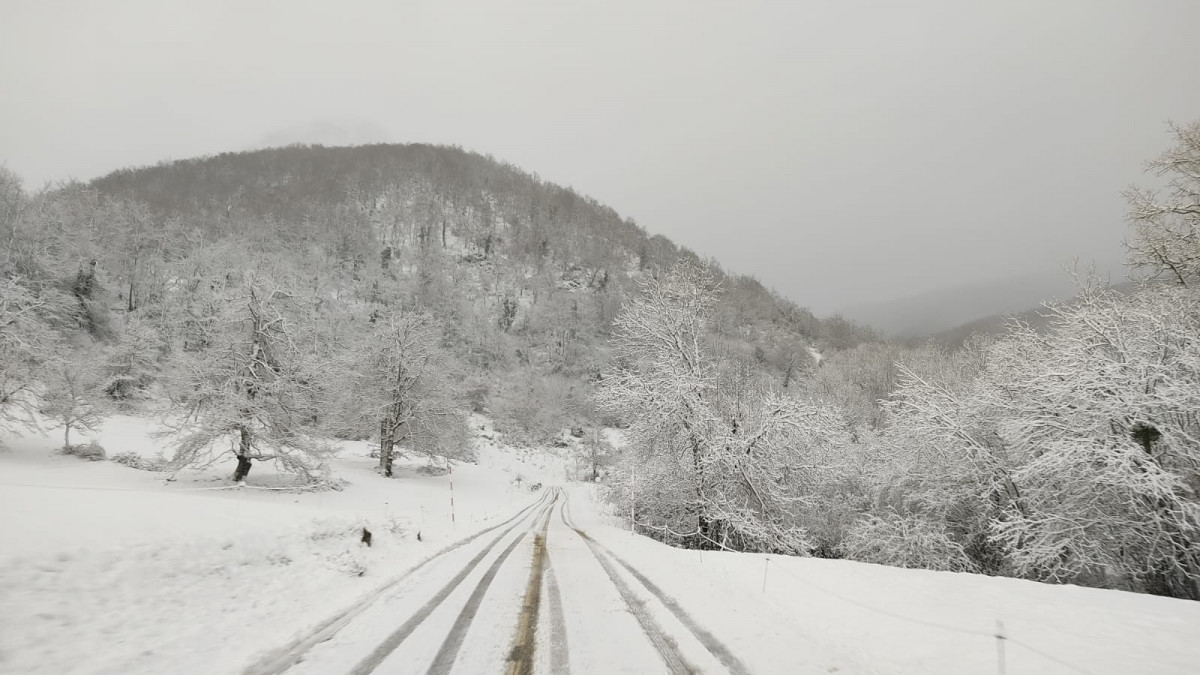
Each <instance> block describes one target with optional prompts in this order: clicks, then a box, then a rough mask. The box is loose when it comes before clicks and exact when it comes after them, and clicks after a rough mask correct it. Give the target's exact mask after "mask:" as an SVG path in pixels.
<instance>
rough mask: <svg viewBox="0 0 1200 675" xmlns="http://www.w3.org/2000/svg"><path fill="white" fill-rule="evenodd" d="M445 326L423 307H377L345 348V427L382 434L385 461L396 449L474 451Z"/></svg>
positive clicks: (384, 465)
mask: <svg viewBox="0 0 1200 675" xmlns="http://www.w3.org/2000/svg"><path fill="white" fill-rule="evenodd" d="M441 335H442V329H441V326H440V325H439V324H438V323H437V322H436V321H435V320H434V319H432V318H431V317H429V316H428V315H426V314H422V313H419V312H401V311H397V312H394V313H386V314H379V315H376V316H375V317H374V318H373V323H372V324H371V326H370V329H369V330H367V331H366V332H365V333H364V334H363V336H362V338H361V340H359V341H358V342H357V343H356V344H355V345H354V346H353V348H352V349H351V350H349V351H348V352H347V353H345V354H344V359H345V362H344V364H343V373H344V377H343V380H342V387H341V389H340V405H339V410H340V411H341V412H340V414H339V419H338V420H337V422H336V423H335V424H336V426H338V427H339V428H338V429H336V431H339V432H343V433H344V432H358V433H363V432H369V431H371V430H377V431H378V433H379V468H380V471H381V472H382V473H383V474H384V475H385V476H391V475H392V464H393V462H394V460H395V457H396V453H397V452H398V450H397V448H398V447H399V448H407V449H409V450H412V451H416V452H419V453H422V454H424V455H426V456H427V457H431V458H432V457H438V458H442V459H451V458H454V459H458V458H468V457H470V455H471V448H470V445H469V439H468V438H467V433H466V418H465V414H464V412H463V410H462V407H461V405H460V402H461V398H462V395H461V392H460V391H458V389H457V387H456V386H455V385H454V383H453V381H452V374H451V372H450V359H449V357H448V355H447V354H446V352H445V350H443V349H442V347H441V344H440V339H441Z"/></svg>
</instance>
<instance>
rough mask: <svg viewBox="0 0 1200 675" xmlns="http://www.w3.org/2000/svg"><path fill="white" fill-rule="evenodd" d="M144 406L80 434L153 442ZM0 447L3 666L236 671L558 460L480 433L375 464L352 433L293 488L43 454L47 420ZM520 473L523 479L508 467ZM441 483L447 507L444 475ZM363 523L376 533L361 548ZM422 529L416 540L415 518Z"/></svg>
mask: <svg viewBox="0 0 1200 675" xmlns="http://www.w3.org/2000/svg"><path fill="white" fill-rule="evenodd" d="M153 428H154V425H153V424H152V423H149V422H147V421H146V420H143V419H140V418H135V417H127V416H116V417H113V418H110V419H109V420H108V421H107V422H106V423H105V425H104V426H103V427H102V428H101V430H100V431H99V432H98V433H97V434H94V435H93V436H94V437H95V438H96V439H97V440H98V441H99V442H100V443H101V444H102V445H103V446H105V448H106V449H107V451H108V453H109V455H112V454H114V453H116V452H122V451H133V452H137V453H138V454H140V455H143V456H145V457H148V458H150V457H154V456H155V455H156V454H157V452H158V450H159V448H161V447H163V446H162V444H163V441H161V440H157V439H153V438H151V437H150V436H149V432H150V431H152V430H153ZM3 440H4V442H5V445H6V447H5V449H3V450H0V513H2V514H4V515H3V517H2V518H0V541H3V542H4V545H3V546H2V547H0V672H3V673H10V672H11V673H33V672H38V673H133V672H145V673H164V672H172V673H188V672H190V673H222V672H240V671H241V670H242V669H243V668H245V667H246V666H247V665H248V664H249V663H251V662H252V661H253V660H254V659H255V658H256V657H257V656H258V655H260V654H261V653H263V652H265V651H269V650H271V649H275V648H277V647H279V646H281V645H282V644H284V643H286V642H288V641H289V640H291V639H292V638H294V637H295V636H296V635H298V634H302V633H303V632H305V631H306V630H307V629H309V628H311V627H312V626H314V625H317V624H319V623H320V622H321V621H323V620H325V619H326V618H327V617H328V615H329V614H331V613H333V612H335V611H336V610H339V609H342V608H344V607H345V606H348V605H350V604H353V603H354V602H355V601H356V600H357V599H359V598H361V597H363V596H368V595H371V594H372V593H373V591H374V590H375V589H376V588H378V587H379V586H381V585H383V584H385V583H386V582H387V581H389V580H390V579H391V578H393V577H394V576H396V575H398V574H400V573H402V572H403V571H404V570H405V569H406V568H408V567H411V566H413V565H415V564H417V563H418V562H420V561H421V560H423V559H424V558H426V557H428V556H430V555H432V554H433V553H435V552H437V551H438V550H440V549H441V548H443V547H444V546H445V545H446V544H447V543H448V542H451V541H453V540H456V539H459V538H461V537H463V536H466V535H469V534H470V533H472V532H473V531H477V530H479V529H481V528H483V527H486V526H487V524H488V523H489V522H491V521H493V520H495V519H496V518H497V517H498V516H502V515H505V514H509V513H511V512H513V511H515V510H517V509H518V508H519V507H520V506H521V505H524V504H527V503H529V502H531V501H532V500H533V499H535V498H536V496H537V495H536V494H535V493H534V492H531V491H530V490H529V489H528V486H529V484H530V483H533V482H538V481H540V480H545V479H546V478H547V477H548V476H550V475H554V476H561V475H562V473H561V468H559V467H558V465H556V464H555V461H554V458H552V457H549V456H546V455H543V454H541V453H524V456H523V458H520V457H516V456H514V454H513V453H507V452H504V451H503V450H502V449H500V447H499V446H497V445H495V444H493V443H486V442H485V443H483V444H482V445H481V447H480V458H479V463H478V465H473V464H455V465H454V470H453V473H452V474H447V475H429V473H427V472H426V470H425V462H424V461H423V460H415V461H410V462H399V463H398V464H397V473H398V478H397V479H393V480H388V479H384V478H382V477H381V476H379V475H377V474H375V473H374V472H373V471H372V468H373V467H374V465H375V462H376V461H377V460H372V459H371V458H369V457H367V456H366V455H367V448H366V446H365V445H364V444H356V443H346V444H344V448H343V452H342V453H341V457H340V459H338V460H337V461H336V462H335V469H336V471H337V473H338V475H339V476H340V477H341V478H342V479H344V480H346V481H347V485H345V487H344V488H343V489H342V490H341V491H323V492H290V491H284V490H267V489H256V488H263V487H272V486H277V485H279V484H280V483H281V482H282V477H280V476H277V475H275V474H274V472H273V471H272V470H271V469H270V468H269V467H266V466H262V465H256V466H255V468H254V469H253V470H252V472H251V474H250V478H249V480H248V485H249V487H245V488H229V483H228V479H227V477H228V476H229V474H230V472H231V469H232V467H231V466H215V467H211V468H210V469H209V470H205V471H195V472H181V473H180V474H178V475H176V476H175V477H174V478H175V480H173V481H171V482H167V481H166V480H165V479H166V478H167V477H168V475H169V474H164V473H153V472H147V471H139V470H136V469H131V468H128V467H125V466H121V465H118V464H115V463H112V462H87V461H83V460H80V459H77V458H75V457H69V456H63V455H59V454H56V453H55V451H54V448H55V447H56V446H58V445H61V438H60V437H59V436H58V435H56V434H52V435H51V436H50V437H49V438H43V437H40V436H38V435H36V434H26V435H24V436H22V437H13V436H5V437H4V439H3ZM518 479H519V480H518ZM451 482H453V485H454V494H453V496H454V506H455V508H454V511H455V513H454V516H455V519H454V521H453V522H452V520H451V508H450V500H451V491H450V483H451ZM362 527H367V528H369V529H370V530H371V532H372V539H373V541H372V543H373V546H371V547H369V548H368V547H366V546H363V545H362V544H361V543H360V542H361V531H362V529H361V528H362ZM418 532H420V533H421V541H417V539H416V536H417V533H418Z"/></svg>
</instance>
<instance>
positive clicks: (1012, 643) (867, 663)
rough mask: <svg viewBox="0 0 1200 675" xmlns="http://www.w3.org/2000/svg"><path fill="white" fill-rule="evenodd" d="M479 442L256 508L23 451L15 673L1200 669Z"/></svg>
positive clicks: (1146, 621)
mask: <svg viewBox="0 0 1200 675" xmlns="http://www.w3.org/2000/svg"><path fill="white" fill-rule="evenodd" d="M472 424H473V426H474V427H475V428H476V431H477V433H478V434H479V435H480V437H481V445H480V460H479V463H478V464H456V465H455V466H454V472H453V473H452V474H448V475H431V474H430V472H428V471H425V470H423V467H424V462H423V461H413V462H406V463H403V464H402V465H401V466H400V472H399V476H398V477H397V478H396V479H392V480H388V479H384V478H382V477H380V476H378V475H376V474H375V473H374V472H373V471H372V467H373V465H374V460H371V459H370V458H369V457H367V456H366V454H367V448H366V447H365V446H364V445H362V444H354V443H347V444H344V447H343V452H342V454H341V457H340V458H339V459H338V460H337V462H336V466H335V469H336V471H337V472H338V474H339V476H340V477H341V478H343V479H345V480H346V481H347V484H346V485H345V487H344V489H342V490H341V491H326V492H289V491H284V490H267V489H255V486H257V487H258V488H266V487H272V486H278V485H279V484H280V482H281V481H280V479H279V478H278V477H276V476H275V475H273V473H272V472H271V471H270V470H269V469H267V468H266V467H263V466H256V467H255V468H254V470H253V471H252V472H251V474H250V481H249V483H250V487H246V488H229V487H228V483H227V480H226V478H225V477H226V476H227V475H228V470H227V469H228V467H212V468H210V469H208V470H205V471H196V472H187V473H180V474H179V475H177V476H175V480H173V481H170V482H167V481H166V480H165V478H166V474H160V473H151V472H145V471H138V470H135V469H131V468H127V467H124V466H119V465H117V464H114V463H111V462H85V461H82V460H79V459H76V458H74V457H66V456H61V455H57V454H54V453H53V451H52V449H51V448H52V446H54V445H57V440H58V439H57V438H54V439H44V438H40V437H38V436H25V437H21V438H14V437H6V438H5V441H6V443H7V445H8V449H6V450H4V451H0V513H3V514H4V517H3V518H2V519H0V537H2V541H4V542H5V544H4V546H3V547H2V548H0V672H4V673H10V672H11V673H34V672H37V673H164V672H171V673H239V672H282V671H283V670H286V669H289V668H290V672H293V673H343V672H347V671H351V670H353V669H355V668H359V669H360V670H356V671H355V672H367V670H361V669H362V668H364V667H365V666H364V664H367V665H368V666H369V667H370V668H374V667H376V666H377V667H378V669H377V670H376V672H381V673H382V672H409V671H419V672H425V669H426V668H428V667H429V665H430V664H437V663H439V662H440V663H442V664H443V665H444V666H445V667H446V669H447V670H449V669H451V668H452V669H453V671H454V672H496V671H499V670H502V669H504V668H505V664H506V661H508V662H511V660H512V659H513V658H516V657H517V656H519V654H520V651H521V650H520V649H514V645H524V646H527V647H528V648H529V649H530V650H532V654H526V655H527V656H531V657H532V663H533V666H534V671H535V672H555V673H559V672H565V671H567V670H570V671H571V672H575V673H591V672H598V673H609V672H663V671H665V670H669V669H670V668H669V665H670V664H672V663H673V664H675V666H676V668H675V669H676V670H679V669H680V668H694V669H697V670H700V671H703V672H724V671H729V672H750V673H831V672H839V673H911V674H914V675H915V674H918V673H920V674H925V673H933V674H940V673H945V674H947V675H950V674H955V675H957V674H959V673H993V672H997V658H998V652H997V640H996V639H995V637H994V636H995V633H996V630H997V621H1002V622H1003V625H1004V628H1003V632H1004V635H1005V636H1006V638H1008V639H1007V640H1005V641H1004V643H1003V646H1004V658H1005V662H1006V669H1007V670H1006V672H1007V673H1010V674H1017V673H1080V672H1082V673H1113V674H1118V673H1120V674H1126V673H1195V672H1198V671H1200V665H1198V664H1200V640H1197V639H1196V635H1198V634H1200V603H1194V602H1187V601H1181V600H1172V599H1166V598H1158V597H1151V596H1145V595H1137V594H1132V593H1123V592H1118V591H1105V590H1096V589H1085V588H1077V587H1071V586H1048V585H1043V584H1037V583H1033V582H1028V581H1021V580H1014V579H999V578H988V577H981V576H977V575H969V574H955V573H948V572H927V571H919V570H901V569H894V568H887V567H881V566H876V565H867V564H861V563H853V562H845V561H829V560H816V559H798V558H783V557H778V556H770V557H767V556H761V555H749V554H735V553H713V552H705V553H700V552H697V551H683V550H676V549H671V548H669V547H666V546H663V545H661V544H658V543H656V542H654V541H651V540H649V539H646V538H644V537H640V536H634V535H631V534H630V533H629V532H628V531H627V530H626V529H624V528H622V527H621V526H620V521H619V519H617V518H614V517H611V516H610V515H608V509H607V508H606V506H605V505H604V504H603V502H602V500H599V499H598V498H597V494H598V490H600V489H602V488H600V487H598V486H595V485H586V484H573V485H567V486H565V488H566V489H565V490H559V489H558V488H557V487H551V486H560V485H562V478H563V476H564V475H565V473H566V471H565V467H564V464H563V462H562V460H561V459H560V458H558V457H555V456H553V455H550V454H546V453H541V452H535V451H529V450H515V449H512V448H506V447H504V446H503V445H502V444H501V443H500V442H499V440H498V437H497V436H496V435H495V434H494V432H492V431H491V429H490V426H489V424H488V422H487V420H485V419H482V418H475V419H473V421H472ZM480 427H482V429H480ZM151 428H152V425H151V424H149V423H148V422H146V421H144V420H142V419H138V418H133V417H121V416H118V417H114V418H111V419H110V420H109V421H108V422H107V423H106V425H105V426H104V427H103V428H102V429H101V431H100V432H99V433H98V434H97V438H98V439H99V441H100V442H101V443H102V444H103V445H105V447H106V448H107V449H108V451H109V453H110V454H112V453H114V452H119V451H123V450H124V451H134V452H137V453H138V454H141V455H143V456H147V457H152V456H154V455H155V454H156V453H157V452H158V448H160V447H161V443H162V442H161V441H157V440H154V439H152V438H150V437H149V436H148V435H147V434H148V432H149V431H150V430H151ZM518 477H520V480H519V481H518V480H517V478H518ZM451 481H453V483H454V504H455V514H454V515H455V521H454V522H452V521H451V511H450V482H451ZM535 483H541V484H542V486H543V487H542V489H537V490H531V489H530V488H531V487H534V485H533V484H535ZM526 507H531V508H526ZM514 516H515V517H514ZM363 527H367V528H369V529H370V530H371V531H372V533H373V539H374V541H373V543H374V545H373V546H372V547H370V548H367V547H365V546H363V545H362V544H361V543H360V538H361V529H362V528H363ZM485 530H486V532H484V533H483V534H482V535H480V536H478V537H474V538H471V537H472V535H474V534H475V533H479V532H481V531H485ZM417 532H420V533H421V540H420V541H417V538H416V535H417ZM468 538H470V541H467V542H465V543H462V544H461V545H458V544H457V542H461V541H462V540H464V539H468ZM539 547H541V549H539ZM539 550H542V551H544V553H543V554H542V558H541V561H542V568H541V569H542V572H541V573H540V575H539V573H538V570H539V567H538V566H537V565H536V564H535V562H536V561H538V560H539V557H538V553H537V552H538V551H539ZM425 561H428V562H425ZM414 568H416V569H415V571H413V572H412V573H411V574H408V575H406V572H408V571H409V570H413V569H414ZM489 574H490V576H489ZM534 588H536V589H538V591H539V592H540V595H537V594H535V595H533V596H531V595H530V593H531V589H534ZM380 589H385V590H384V592H382V593H381V592H380ZM531 597H534V598H535V600H536V602H535V605H534V606H536V607H539V608H540V609H541V611H540V613H539V612H537V611H535V612H533V614H532V618H529V617H528V616H527V612H528V610H529V608H530V603H529V601H530V598H531ZM537 598H540V599H537ZM472 603H474V604H472ZM347 610H353V611H350V612H347ZM527 618H529V622H528V624H529V625H526V624H525V623H522V622H523V621H525V620H526V619H527ZM334 619H338V620H336V621H335V620H334ZM523 627H524V628H523ZM525 628H528V629H529V631H530V632H529V633H528V635H530V636H532V637H530V638H529V639H527V640H525V641H522V640H521V638H520V636H521V635H522V634H523V633H522V631H523V630H524V629H525ZM410 635H411V639H409V636H410ZM456 636H457V637H456ZM514 636H517V637H514ZM384 647H387V648H386V649H385V648H384ZM447 655H448V656H447ZM439 659H440V661H439Z"/></svg>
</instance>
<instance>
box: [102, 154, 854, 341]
mask: <svg viewBox="0 0 1200 675" xmlns="http://www.w3.org/2000/svg"><path fill="white" fill-rule="evenodd" d="M89 186H90V187H91V188H93V189H95V190H96V191H97V192H98V193H100V194H101V195H104V196H106V197H109V198H115V199H119V200H126V201H133V202H137V203H141V204H145V205H147V206H148V207H149V208H150V209H151V210H152V211H153V213H154V214H156V215H157V216H159V217H162V218H165V219H170V220H173V221H176V222H177V223H178V224H180V225H182V226H184V227H185V228H186V229H196V230H200V231H204V232H208V233H212V234H216V235H218V236H223V235H233V236H246V235H247V234H249V232H248V230H247V227H249V228H251V229H252V230H254V234H253V235H251V236H258V237H261V236H268V237H271V236H274V237H278V238H279V239H281V240H284V241H287V242H290V243H295V244H301V243H303V244H316V245H319V246H321V247H322V248H323V249H324V250H326V251H328V252H330V253H331V254H332V255H334V256H335V258H336V259H337V261H338V262H339V263H342V264H346V263H349V264H350V265H351V266H363V265H367V264H368V261H375V260H382V258H381V256H383V257H390V258H392V259H394V260H395V261H396V262H397V263H398V264H401V268H402V269H407V268H404V267H403V263H404V262H412V261H413V260H417V259H420V258H421V257H422V256H425V255H429V256H438V257H441V258H443V259H444V261H445V262H447V263H450V264H459V265H468V266H470V265H480V264H484V265H489V266H493V267H496V266H498V267H501V268H506V269H507V270H508V271H511V272H514V273H515V272H518V271H519V272H520V273H519V274H514V276H515V277H517V278H520V279H521V280H520V281H516V283H515V285H514V286H513V287H511V288H507V289H505V288H500V289H497V288H490V290H491V291H492V292H497V290H499V291H501V292H502V291H505V290H507V291H511V292H515V293H517V294H518V295H520V294H522V293H525V294H528V293H532V292H534V291H535V290H536V285H537V284H538V283H539V282H540V283H543V284H545V283H547V282H549V283H550V286H552V287H558V288H559V289H560V290H581V289H583V290H588V291H593V292H600V293H604V292H610V291H611V292H619V291H627V290H629V289H630V286H629V284H628V281H629V279H630V278H631V277H636V276H638V274H640V273H645V272H651V273H653V271H654V270H662V269H664V268H666V267H670V266H671V265H672V264H674V262H675V261H676V260H677V259H678V258H679V257H680V256H685V257H689V258H695V257H696V256H695V254H694V253H693V252H691V251H689V250H688V249H686V248H683V247H679V246H677V245H675V244H674V243H673V242H672V241H670V240H669V239H667V238H666V237H663V236H661V235H654V236H650V235H648V234H647V233H646V231H645V230H644V229H642V228H641V227H640V226H638V225H637V224H636V223H634V221H633V220H631V219H628V218H622V217H621V216H620V215H619V214H618V213H617V212H616V211H615V210H613V209H612V208H610V207H608V206H605V205H603V204H600V203H599V202H597V201H596V200H594V199H592V198H590V197H587V196H584V195H580V194H579V193H577V192H575V191H574V190H573V189H571V188H563V187H561V186H558V185H555V184H553V183H548V182H545V181H543V180H541V179H540V178H539V177H538V176H537V175H536V174H530V173H528V172H525V171H523V170H521V169H519V168H517V167H514V166H512V165H511V164H507V163H504V162H501V161H498V160H496V159H494V158H492V157H490V156H484V155H480V154H478V153H473V152H467V151H464V150H462V149H460V148H457V147H450V146H434V145H425V144H410V145H398V144H386V145H385V144H381V145H365V146H355V147H323V146H319V145H318V146H304V145H292V146H288V147H283V148H273V149H267V150H258V151H253V152H242V153H224V154H220V155H216V156H213V157H202V158H196V159H188V160H180V161H175V162H168V163H163V164H159V165H157V166H152V167H142V168H132V169H121V170H118V171H115V172H113V173H111V174H108V175H106V176H104V177H102V178H98V179H96V180H94V181H92V182H91V183H90V184H89ZM389 262H390V261H389ZM715 262H716V263H718V264H719V262H720V261H715ZM501 276H503V275H501ZM510 281H513V280H510ZM726 285H727V290H728V291H729V292H728V293H727V299H728V300H729V301H730V302H729V303H728V304H729V306H730V307H731V308H736V309H737V310H738V316H736V317H734V318H735V319H736V320H737V321H739V322H742V321H744V320H752V321H757V322H767V323H771V324H774V325H775V326H777V327H780V328H782V329H784V330H786V331H787V332H789V333H793V334H795V335H798V336H801V337H803V338H804V339H805V340H807V341H808V342H809V343H810V344H812V345H814V346H816V347H817V348H819V349H822V350H825V349H833V350H838V349H846V348H849V347H852V346H854V345H856V344H859V343H861V342H863V341H864V340H868V339H872V338H873V337H874V335H873V334H872V333H871V331H869V330H867V329H866V328H864V327H862V326H856V325H854V324H852V323H850V322H847V321H844V320H843V319H841V318H840V317H832V318H829V319H824V320H820V319H817V318H816V317H815V316H813V314H812V313H811V312H809V311H808V310H806V309H804V308H803V307H802V306H800V305H798V304H797V303H796V302H794V301H793V299H789V298H784V297H782V296H780V295H778V294H776V293H773V292H771V291H769V290H767V289H766V288H764V287H763V286H762V284H760V283H759V282H758V281H757V280H755V279H753V278H751V277H748V276H739V275H731V276H730V277H729V278H728V279H727V280H726ZM548 290H551V292H552V289H548ZM605 327H606V321H601V322H600V325H598V326H597V328H599V329H601V330H603V329H604V328H605Z"/></svg>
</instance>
